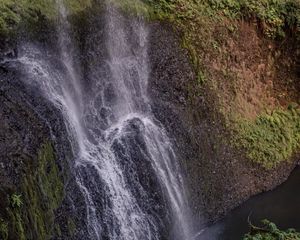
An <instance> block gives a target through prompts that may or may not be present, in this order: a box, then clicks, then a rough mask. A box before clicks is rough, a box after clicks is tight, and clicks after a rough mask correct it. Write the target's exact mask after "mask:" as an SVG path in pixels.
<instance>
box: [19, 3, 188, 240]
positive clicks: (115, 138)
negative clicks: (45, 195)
mask: <svg viewBox="0 0 300 240" xmlns="http://www.w3.org/2000/svg"><path fill="white" fill-rule="evenodd" d="M58 9H59V12H60V16H61V19H60V24H61V25H60V26H59V28H58V30H59V50H60V53H61V56H60V59H61V63H62V64H63V66H62V68H63V71H62V70H61V69H56V68H55V67H53V66H52V65H51V63H49V61H48V60H47V59H45V57H44V56H43V54H42V53H41V52H40V51H39V49H38V48H36V47H35V46H30V45H26V46H24V47H23V51H21V52H22V55H21V57H20V58H19V62H21V63H22V64H24V66H25V69H26V72H27V74H28V75H29V76H31V78H30V80H31V82H30V83H31V84H33V85H37V86H39V88H40V89H42V91H43V93H44V94H45V96H46V97H47V98H48V99H49V100H50V101H51V102H53V103H54V104H55V105H56V106H57V107H58V108H59V109H60V110H61V112H62V113H63V114H64V117H65V120H66V126H67V128H68V130H69V135H70V136H69V139H70V141H71V142H72V143H73V148H74V155H75V157H76V166H75V171H76V181H77V184H78V186H79V187H80V189H81V191H82V193H83V195H84V196H85V203H86V211H87V212H86V216H87V221H86V222H87V228H88V233H89V238H90V239H102V238H103V236H106V237H108V239H115V240H144V239H149V240H150V239H153V240H155V239H157V240H158V239H161V233H160V229H161V228H162V226H161V224H162V222H161V221H162V220H161V219H160V218H159V217H157V216H155V215H153V214H152V213H151V211H149V210H147V211H146V209H148V208H149V206H150V205H146V203H145V204H143V202H142V201H141V199H139V198H138V197H137V196H142V197H143V196H144V197H147V196H149V193H148V192H147V189H145V185H144V184H143V183H141V182H140V181H139V180H140V179H139V176H140V175H139V174H141V173H139V172H137V171H141V170H140V169H139V168H137V166H136V165H137V164H138V162H136V161H138V160H142V161H149V162H150V164H151V166H152V169H153V171H154V172H155V175H156V176H152V177H153V178H154V177H155V178H157V179H158V181H159V183H160V185H161V188H162V192H165V195H166V197H167V199H168V202H169V205H170V208H171V212H172V216H174V218H175V219H174V220H173V224H174V229H177V230H178V239H181V240H183V239H189V238H190V232H189V227H188V221H187V220H188V219H187V214H186V213H187V212H188V206H187V201H186V196H185V193H184V186H183V180H182V176H181V174H180V169H179V166H178V163H177V159H176V155H175V152H174V150H173V148H172V143H171V141H170V139H169V138H168V136H167V134H166V132H165V131H164V129H163V128H162V127H161V126H160V125H159V124H157V121H156V120H155V119H154V118H153V116H152V114H151V107H150V104H149V103H150V101H149V99H148V96H147V84H148V77H149V67H148V55H147V43H148V41H147V38H148V29H147V28H146V26H145V25H144V24H143V22H142V21H141V20H139V19H136V20H134V21H130V22H129V21H127V20H126V19H125V18H124V17H122V15H121V14H119V12H118V11H117V10H116V9H114V8H112V7H111V6H109V5H108V6H107V10H106V24H107V29H108V30H107V33H106V43H105V46H101V47H106V48H107V50H108V57H107V61H106V62H107V65H108V66H109V72H110V84H111V85H110V86H111V88H112V90H113V92H114V94H113V95H114V97H113V100H107V97H106V96H105V92H104V91H103V90H99V91H97V87H98V86H99V85H102V84H100V83H101V81H102V80H101V79H98V80H97V76H96V81H98V82H96V83H94V84H95V85H94V88H95V90H96V91H95V95H93V94H91V95H89V96H85V95H84V94H83V92H82V86H81V84H80V83H82V82H84V79H82V76H81V73H80V72H79V71H78V69H80V66H76V65H75V62H74V60H73V58H74V54H76V53H75V46H74V44H73V43H72V40H71V30H70V29H71V28H70V26H69V23H68V21H67V16H68V15H67V11H66V9H65V8H64V6H63V5H61V3H58ZM125 24H130V26H127V25H125ZM128 29H131V30H130V31H129V33H128ZM131 36H132V38H133V40H132V39H131ZM133 43H134V45H133ZM95 72H97V71H95ZM105 84H106V83H103V85H105ZM98 99H101V104H96V102H97V101H98ZM103 110H106V111H107V112H109V113H110V114H109V117H108V116H106V115H105V116H102V115H101V114H102V112H101V111H103ZM87 119H92V120H89V121H88V120H87ZM100 120H101V121H105V122H106V125H105V126H106V127H105V128H104V130H103V128H100V127H99V121H100ZM96 130H97V131H96ZM99 132H100V134H99ZM132 143H134V145H132ZM132 149H133V150H132ZM131 150H132V151H133V152H134V151H135V152H136V151H138V152H136V153H135V152H134V153H131ZM124 162H125V164H124ZM142 171H145V172H143V173H142V175H143V176H144V175H145V176H146V175H147V172H148V171H150V169H142ZM131 175H134V176H136V177H134V178H132V176H131ZM103 194H104V195H105V196H103Z"/></svg>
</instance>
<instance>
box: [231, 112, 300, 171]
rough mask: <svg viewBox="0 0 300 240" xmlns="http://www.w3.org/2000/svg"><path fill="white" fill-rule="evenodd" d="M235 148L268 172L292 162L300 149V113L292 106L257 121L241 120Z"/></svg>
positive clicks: (264, 115)
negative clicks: (289, 160)
mask: <svg viewBox="0 0 300 240" xmlns="http://www.w3.org/2000/svg"><path fill="white" fill-rule="evenodd" d="M237 125H238V127H237V129H238V131H237V133H236V135H235V144H236V145H237V146H240V147H243V148H245V149H246V151H247V155H248V157H249V158H250V159H251V160H253V161H254V162H257V163H260V164H262V165H263V166H264V167H265V168H268V169H269V168H272V167H275V166H276V165H278V164H279V163H280V162H282V161H284V160H288V159H289V158H290V157H291V156H292V155H293V153H294V152H295V151H296V150H298V149H299V147H300V109H299V108H297V107H292V106H290V107H289V109H286V110H275V111H273V112H272V113H271V114H263V115H261V116H259V117H257V119H256V120H255V121H251V120H246V119H243V120H240V121H238V123H237Z"/></svg>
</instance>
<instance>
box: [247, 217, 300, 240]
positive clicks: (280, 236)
mask: <svg viewBox="0 0 300 240" xmlns="http://www.w3.org/2000/svg"><path fill="white" fill-rule="evenodd" d="M262 224H263V226H262V227H257V226H253V225H252V224H250V228H251V230H250V233H248V234H246V235H245V236H244V238H243V240H299V239H300V233H298V232H296V230H295V229H288V230H286V231H282V230H280V229H278V228H277V226H276V225H275V224H274V223H272V222H270V221H269V220H263V221H262Z"/></svg>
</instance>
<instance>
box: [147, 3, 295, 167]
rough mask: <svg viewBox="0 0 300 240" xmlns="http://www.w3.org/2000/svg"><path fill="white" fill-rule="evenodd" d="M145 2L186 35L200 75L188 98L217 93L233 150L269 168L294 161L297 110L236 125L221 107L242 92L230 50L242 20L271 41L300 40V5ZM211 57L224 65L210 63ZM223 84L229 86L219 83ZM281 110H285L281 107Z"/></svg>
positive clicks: (268, 115) (271, 114) (193, 60)
mask: <svg viewBox="0 0 300 240" xmlns="http://www.w3.org/2000/svg"><path fill="white" fill-rule="evenodd" d="M144 2H146V3H147V4H148V5H149V6H150V8H149V11H150V12H151V16H155V18H157V19H163V20H167V21H169V22H171V23H172V25H173V26H174V27H175V28H176V29H178V30H179V32H181V33H182V34H183V39H182V46H183V47H184V48H186V49H187V50H188V51H189V54H190V59H191V63H192V64H193V66H194V68H195V72H196V73H197V78H196V80H195V83H194V85H193V86H191V87H190V88H189V89H191V90H190V91H189V94H190V95H191V96H190V99H193V98H195V97H197V96H199V93H200V94H201V91H202V89H203V88H201V87H208V88H209V89H214V90H213V94H214V95H215V96H217V97H216V98H217V101H218V102H219V103H220V106H218V107H217V108H218V110H217V111H219V112H220V113H221V114H225V116H226V117H225V118H227V119H228V118H229V119H228V120H229V122H230V123H233V124H232V125H231V126H230V127H231V128H233V129H234V130H235V131H234V132H235V134H234V141H233V142H234V144H235V146H237V147H241V148H244V149H245V150H246V151H247V155H248V157H249V158H250V160H252V161H254V162H256V163H260V164H261V165H262V166H263V167H265V168H266V169H270V168H273V167H276V166H277V165H278V164H279V163H281V162H282V161H286V160H288V159H290V158H291V157H292V155H293V154H294V153H295V152H296V151H297V150H298V149H299V147H300V137H299V134H300V133H299V131H300V128H299V122H300V116H299V109H291V108H290V109H288V110H275V111H273V112H272V113H270V114H260V115H259V116H258V117H257V119H256V120H255V121H253V120H249V119H247V118H244V119H238V121H236V119H235V121H232V118H233V117H231V115H232V116H234V115H235V114H236V113H235V112H234V111H235V109H232V110H231V109H230V112H226V111H227V110H225V111H224V110H223V105H228V104H229V105H230V104H232V103H231V102H230V101H227V100H228V99H225V98H226V97H228V98H229V99H231V97H232V96H234V94H236V92H237V91H239V85H236V84H237V83H236V82H237V74H236V73H235V72H234V70H232V69H231V68H230V67H231V65H230V64H236V63H235V62H233V63H232V62H231V61H230V60H228V59H230V57H232V56H231V55H230V53H229V52H228V51H230V49H228V48H226V46H227V45H228V42H229V43H230V42H234V41H235V40H236V38H237V37H238V36H237V37H235V33H236V31H237V26H239V25H238V21H239V20H248V21H250V22H251V23H252V24H256V25H257V28H258V30H259V31H260V32H261V33H263V34H264V36H265V37H266V38H268V39H270V40H274V39H276V40H281V39H283V38H285V37H286V36H287V35H288V36H291V37H293V38H294V39H295V41H297V40H296V39H297V38H299V39H300V0H260V1H256V0H200V1H193V0H144ZM224 46H225V47H224ZM208 58H211V59H221V60H220V61H219V62H218V61H207V59H208ZM212 62H217V64H218V65H217V64H216V67H215V69H212V68H213V67H212V66H210V65H211V64H212ZM216 69H217V70H216ZM252 70H253V69H252ZM222 81H223V82H226V83H221V82H222ZM240 81H244V80H240ZM222 84H223V85H222ZM224 84H225V85H226V84H227V85H228V88H230V91H231V89H233V90H232V92H230V93H228V92H226V93H225V92H224ZM203 85H204V86H203ZM227 85H226V87H227ZM223 94H224V95H225V94H227V95H229V96H227V95H226V96H223ZM191 101H192V100H191ZM245 101H246V100H245ZM257 101H263V100H261V99H257ZM237 104H238V103H237ZM230 106H231V105H230ZM277 108H278V109H281V107H280V106H277ZM226 121H227V120H226ZM226 125H227V123H226Z"/></svg>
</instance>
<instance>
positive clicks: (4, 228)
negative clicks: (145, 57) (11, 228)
mask: <svg viewBox="0 0 300 240" xmlns="http://www.w3.org/2000/svg"><path fill="white" fill-rule="evenodd" d="M0 238H1V239H3V240H7V239H8V224H7V222H5V221H4V220H3V219H2V218H0Z"/></svg>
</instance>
